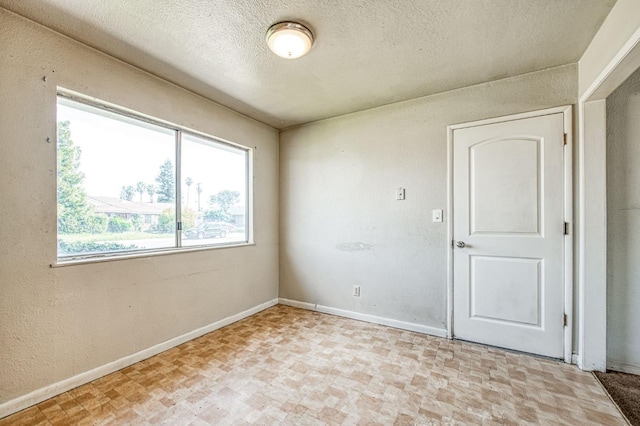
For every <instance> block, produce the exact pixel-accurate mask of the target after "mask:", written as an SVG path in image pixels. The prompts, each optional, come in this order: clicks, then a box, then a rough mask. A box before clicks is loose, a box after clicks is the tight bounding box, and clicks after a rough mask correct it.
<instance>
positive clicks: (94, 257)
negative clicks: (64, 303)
mask: <svg viewBox="0 0 640 426" xmlns="http://www.w3.org/2000/svg"><path fill="white" fill-rule="evenodd" d="M58 98H64V99H67V100H70V101H72V102H76V103H80V104H84V105H88V106H90V107H93V108H98V109H101V110H104V111H107V112H109V113H112V114H117V115H119V116H122V117H125V118H129V119H132V120H136V121H141V122H145V123H149V124H152V125H155V126H159V127H164V128H166V129H169V130H172V131H174V132H175V142H174V143H175V159H174V160H175V200H174V205H175V211H176V227H175V243H174V246H173V247H166V248H154V249H140V250H131V251H117V252H102V253H90V254H77V255H67V256H59V255H58V249H57V247H56V261H55V262H54V263H52V264H51V265H50V266H51V267H58V266H67V265H74V264H84V263H93V262H104V261H114V260H122V259H132V258H140V257H149V256H156V255H167V254H172V253H184V252H191V251H201V250H212V249H220V248H228V247H238V246H248V245H255V242H254V240H253V149H252V148H250V147H247V146H243V145H240V144H237V143H234V142H230V141H227V140H224V139H221V138H219V137H215V136H211V135H209V134H206V133H204V132H200V131H197V130H194V129H190V128H187V127H184V126H180V125H178V124H175V123H171V122H168V121H165V120H161V119H158V118H155V117H152V116H149V115H145V114H142V113H140V112H137V111H133V110H130V109H128V108H125V107H122V106H118V105H115V104H111V103H109V102H105V101H102V100H99V99H96V98H91V97H89V96H86V95H83V94H80V93H78V92H74V91H71V90H68V89H64V88H61V87H58V90H57V96H56V105H57V99H58ZM56 126H57V120H56ZM183 134H187V135H191V136H195V137H198V138H202V139H205V140H207V141H209V142H211V143H212V144H214V145H222V146H223V147H228V148H232V149H234V150H241V151H244V152H245V193H246V200H245V219H244V222H245V223H244V228H245V239H244V240H243V241H234V242H222V243H209V244H201V245H189V246H183V245H182V221H181V212H182V203H181V200H182V185H181V182H182V181H181V175H182V173H181V172H182V164H181V149H182V135H183ZM57 157H58V150H57V144H56V168H57ZM56 176H57V170H56ZM57 189H58V182H57V178H56V192H57ZM57 217H58V213H57V211H56V222H57ZM57 239H58V229H57V225H56V241H57Z"/></svg>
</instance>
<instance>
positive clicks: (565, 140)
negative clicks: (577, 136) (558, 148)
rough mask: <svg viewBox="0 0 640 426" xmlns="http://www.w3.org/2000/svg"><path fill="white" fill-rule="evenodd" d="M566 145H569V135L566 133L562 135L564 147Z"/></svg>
mask: <svg viewBox="0 0 640 426" xmlns="http://www.w3.org/2000/svg"><path fill="white" fill-rule="evenodd" d="M566 144H567V134H566V133H564V134H563V135H562V145H566Z"/></svg>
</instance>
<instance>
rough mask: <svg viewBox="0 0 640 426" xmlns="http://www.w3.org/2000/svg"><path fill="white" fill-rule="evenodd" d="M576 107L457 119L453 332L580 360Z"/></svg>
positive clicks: (453, 129)
mask: <svg viewBox="0 0 640 426" xmlns="http://www.w3.org/2000/svg"><path fill="white" fill-rule="evenodd" d="M570 112H571V109H570V108H555V109H551V110H544V111H537V112H532V113H527V114H519V115H516V116H509V117H502V118H498V119H492V120H484V121H481V122H474V123H466V124H461V125H456V126H450V128H449V132H450V140H449V156H450V162H449V167H450V176H449V178H450V185H449V189H450V191H449V195H450V206H449V207H450V212H451V213H450V217H451V218H452V220H451V221H450V222H451V223H450V235H451V249H450V254H449V260H450V271H449V272H450V280H449V282H450V299H452V300H451V301H450V323H449V326H450V328H449V330H450V337H454V338H459V339H463V340H469V341H474V342H478V343H483V344H489V345H493V346H499V347H503V348H508V349H514V350H518V351H523V352H528V353H533V354H538V355H544V356H549V357H553V358H564V359H565V360H567V361H570V360H571V340H570V336H571V333H570V330H569V328H570V324H569V321H568V318H569V315H570V311H571V309H570V308H571V301H572V289H571V288H572V287H571V285H570V283H571V278H572V277H571V274H570V270H571V267H570V265H571V263H570V262H571V261H572V259H571V257H572V256H571V254H572V250H571V245H572V244H571V240H570V234H571V233H570V225H571V214H572V209H571V196H572V191H571V160H570V159H571V143H570V128H571V126H570V123H571V122H570V117H571V114H570Z"/></svg>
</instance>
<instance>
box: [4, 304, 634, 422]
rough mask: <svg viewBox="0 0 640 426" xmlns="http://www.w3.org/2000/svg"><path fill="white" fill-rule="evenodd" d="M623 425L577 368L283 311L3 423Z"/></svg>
mask: <svg viewBox="0 0 640 426" xmlns="http://www.w3.org/2000/svg"><path fill="white" fill-rule="evenodd" d="M69 424H74V425H75V424H78V425H122V424H140V425H147V424H167V425H241V424H261V425H326V424H331V425H341V424H344V425H377V424H380V425H412V424H420V425H430V424H434V425H436V424H478V425H480V424H481V425H498V424H500V425H503V424H519V425H527V424H536V425H537V424H576V425H578V424H580V425H585V424H594V425H595V424H604V425H624V424H626V423H625V421H624V419H623V417H622V416H621V415H620V413H619V411H618V410H617V408H616V407H615V406H614V405H613V404H612V403H611V401H610V400H609V398H608V397H607V395H606V394H605V392H604V391H603V389H602V388H601V386H600V385H599V384H598V383H597V381H596V379H595V378H594V377H593V376H592V375H591V374H589V373H585V372H582V371H580V370H578V369H577V368H576V367H575V366H571V365H567V364H564V363H560V362H555V361H552V360H547V359H541V358H536V357H531V356H528V355H524V354H519V353H512V352H508V351H503V350H499V349H495V348H487V347H484V346H481V345H475V344H470V343H466V342H460V341H451V340H447V339H441V338H437V337H431V336H426V335H422V334H418V333H412V332H408V331H402V330H398V329H393V328H388V327H384V326H378V325H373V324H369V323H364V322H359V321H354V320H350V319H345V318H340V317H336V316H331V315H326V314H321V313H317V312H310V311H305V310H301V309H296V308H291V307H288V306H283V305H277V306H275V307H273V308H270V309H268V310H266V311H263V312H260V313H258V314H256V315H253V316H252V317H250V318H247V319H245V320H242V321H239V322H237V323H234V324H232V325H229V326H227V327H224V328H222V329H220V330H217V331H214V332H212V333H210V334H207V335H205V336H203V337H200V338H198V339H195V340H192V341H190V342H187V343H185V344H183V345H180V346H178V347H176V348H173V349H170V350H168V351H166V352H163V353H161V354H159V355H157V356H154V357H152V358H149V359H147V360H144V361H142V362H139V363H137V364H135V365H132V366H130V367H127V368H125V369H123V370H120V371H118V372H116V373H113V374H110V375H108V376H105V377H102V378H100V379H98V380H95V381H93V382H91V383H88V384H86V385H84V386H81V387H79V388H76V389H73V390H71V391H69V392H65V393H63V394H61V395H58V396H56V397H54V398H52V399H49V400H47V401H45V402H42V403H40V404H38V405H36V406H33V407H31V408H29V409H26V410H24V411H21V412H19V413H16V414H14V415H12V416H9V417H6V418H4V419H0V426H5V425H69Z"/></svg>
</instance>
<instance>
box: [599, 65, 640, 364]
mask: <svg viewBox="0 0 640 426" xmlns="http://www.w3.org/2000/svg"><path fill="white" fill-rule="evenodd" d="M639 141H640V70H638V71H636V72H635V73H634V74H633V75H632V76H631V77H629V79H628V80H627V81H626V82H625V83H623V84H622V85H621V86H620V87H619V88H618V89H616V91H615V92H613V93H612V94H611V95H610V96H609V98H607V365H608V366H609V367H610V368H614V369H616V370H617V369H624V370H627V371H633V372H635V373H636V374H637V373H640V328H639V327H638V324H640V310H639V309H638V307H640V262H638V259H640V238H638V237H639V236H640V144H639V143H638V142H639Z"/></svg>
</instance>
